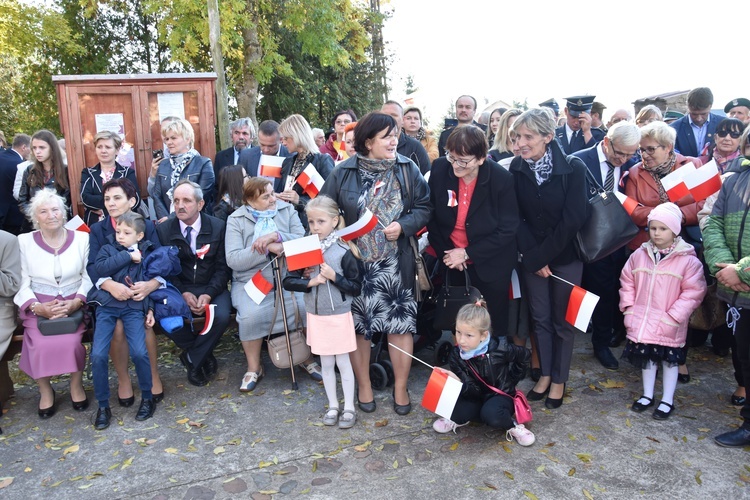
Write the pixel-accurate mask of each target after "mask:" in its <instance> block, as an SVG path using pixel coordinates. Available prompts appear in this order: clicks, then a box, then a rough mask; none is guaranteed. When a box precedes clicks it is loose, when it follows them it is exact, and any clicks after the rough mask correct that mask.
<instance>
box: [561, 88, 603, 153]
mask: <svg viewBox="0 0 750 500" xmlns="http://www.w3.org/2000/svg"><path fill="white" fill-rule="evenodd" d="M595 98H596V96H593V95H583V96H574V97H566V98H565V100H566V101H567V105H566V106H565V125H563V126H562V127H558V128H557V129H555V135H556V136H557V140H558V141H560V146H562V149H563V151H565V154H573V153H575V152H576V151H580V150H582V149H586V148H590V147H592V146H593V145H594V144H596V143H597V142H599V141H601V140H602V139H603V138H604V132H602V131H601V130H599V129H598V128H594V127H592V125H591V114H590V113H591V106H592V105H593V104H594V99H595Z"/></svg>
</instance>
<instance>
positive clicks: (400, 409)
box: [373, 389, 411, 416]
mask: <svg viewBox="0 0 750 500" xmlns="http://www.w3.org/2000/svg"><path fill="white" fill-rule="evenodd" d="M406 394H407V395H408V394H409V390H408V389H407V390H406ZM392 396H393V411H395V412H396V413H397V414H399V415H401V416H404V415H408V414H409V413H411V397H409V402H408V403H406V404H405V405H400V404H398V403H396V389H393V393H392ZM373 402H374V400H373Z"/></svg>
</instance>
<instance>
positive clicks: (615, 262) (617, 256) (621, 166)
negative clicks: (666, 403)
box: [573, 122, 641, 370]
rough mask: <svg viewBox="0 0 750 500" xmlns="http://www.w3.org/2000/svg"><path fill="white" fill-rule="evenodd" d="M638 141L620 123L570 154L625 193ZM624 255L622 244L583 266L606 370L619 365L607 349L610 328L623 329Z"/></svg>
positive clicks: (596, 344)
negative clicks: (592, 296)
mask: <svg viewBox="0 0 750 500" xmlns="http://www.w3.org/2000/svg"><path fill="white" fill-rule="evenodd" d="M640 141H641V132H640V129H639V128H638V126H637V125H635V124H632V123H627V122H620V123H617V124H615V125H613V126H612V128H610V129H609V130H608V131H607V135H606V137H604V140H602V141H601V142H600V143H598V144H597V145H596V146H594V147H592V148H589V149H584V150H582V151H578V152H577V153H573V155H574V156H577V157H579V158H580V159H582V160H583V162H584V163H585V164H586V167H587V168H588V169H589V172H591V174H592V175H593V177H594V179H596V182H597V183H598V184H599V185H600V186H602V187H603V188H604V189H605V191H607V192H614V191H617V190H619V191H621V192H625V184H624V182H625V180H626V179H627V171H628V169H629V168H630V167H631V166H632V165H634V164H635V163H636V159H635V158H633V156H634V155H635V153H636V151H637V150H638V146H639V143H640ZM626 260H627V257H626V255H625V247H623V248H621V249H619V250H618V251H616V252H614V253H613V254H611V255H608V256H607V257H604V258H603V259H600V260H597V261H596V262H592V263H590V264H584V266H583V287H584V288H585V289H586V290H588V291H590V292H592V293H595V294H596V295H598V296H599V297H600V298H599V303H598V304H597V305H596V309H594V314H593V315H592V317H591V323H592V333H591V344H592V345H593V348H594V356H595V357H596V359H597V360H599V362H600V363H601V364H602V366H604V367H605V368H607V369H609V370H616V369H617V368H618V367H619V363H618V362H617V359H616V358H615V357H614V356H613V355H612V352H611V351H610V350H609V347H610V343H611V341H612V338H613V330H617V331H618V332H619V331H622V330H623V329H624V327H623V324H622V314H620V310H619V303H620V297H619V289H620V272H621V271H622V268H623V266H624V265H625V262H626Z"/></svg>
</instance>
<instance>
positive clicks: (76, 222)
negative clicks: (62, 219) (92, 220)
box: [65, 215, 91, 233]
mask: <svg viewBox="0 0 750 500" xmlns="http://www.w3.org/2000/svg"><path fill="white" fill-rule="evenodd" d="M65 229H70V230H71V231H82V232H84V233H90V232H91V229H89V227H88V226H87V225H86V223H85V222H83V219H81V218H80V217H79V216H78V215H76V216H75V217H73V218H72V219H70V220H69V221H68V222H66V223H65Z"/></svg>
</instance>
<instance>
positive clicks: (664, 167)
mask: <svg viewBox="0 0 750 500" xmlns="http://www.w3.org/2000/svg"><path fill="white" fill-rule="evenodd" d="M675 163H677V155H676V154H675V153H674V150H672V152H671V153H670V154H669V158H667V159H666V161H665V162H664V163H662V164H661V165H657V166H655V167H653V168H649V167H647V166H646V164H645V163H643V164H642V166H643V170H645V171H646V172H648V173H649V174H651V177H653V178H654V182H655V183H656V189H657V190H658V191H659V202H660V203H667V202H668V201H669V195H668V194H667V190H666V189H664V185H663V184H662V183H661V178H662V177H664V176H666V175H668V174H669V173H671V172H672V171H673V170H674V165H675Z"/></svg>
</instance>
